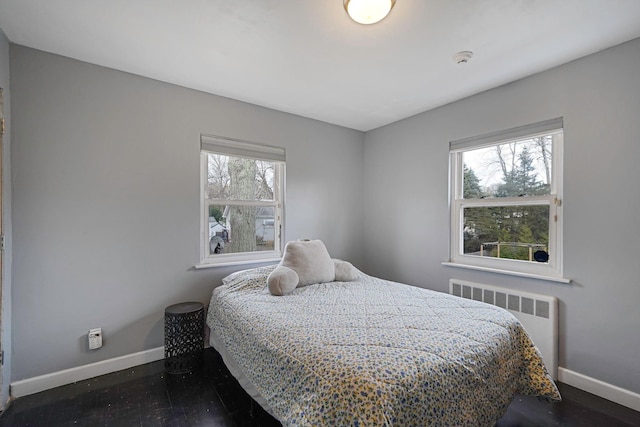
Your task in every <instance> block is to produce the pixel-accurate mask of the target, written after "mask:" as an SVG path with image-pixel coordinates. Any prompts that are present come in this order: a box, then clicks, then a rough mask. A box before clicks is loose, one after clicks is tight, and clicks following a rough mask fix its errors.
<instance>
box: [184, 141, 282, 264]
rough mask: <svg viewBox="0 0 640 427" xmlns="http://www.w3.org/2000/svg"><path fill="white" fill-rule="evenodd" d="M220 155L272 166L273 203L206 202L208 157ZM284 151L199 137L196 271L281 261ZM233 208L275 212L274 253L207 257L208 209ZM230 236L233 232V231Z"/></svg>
mask: <svg viewBox="0 0 640 427" xmlns="http://www.w3.org/2000/svg"><path fill="white" fill-rule="evenodd" d="M209 153H212V154H222V155H227V156H234V157H244V158H251V159H255V160H263V161H269V162H273V163H275V166H276V168H275V169H276V170H275V171H274V173H275V176H274V180H275V181H276V182H275V185H274V195H273V196H274V200H228V199H208V198H207V194H206V188H207V174H208V161H207V158H208V154H209ZM285 165H286V152H285V149H284V148H281V147H274V146H269V145H264V144H258V143H255V142H249V141H242V140H238V139H232V138H226V137H222V136H215V135H201V136H200V263H199V264H197V265H196V266H195V267H196V268H207V267H218V266H228V265H241V264H251V263H259V262H271V261H279V260H280V258H281V257H282V242H283V241H284V199H285ZM220 204H224V205H229V206H232V205H236V206H255V207H272V208H274V231H275V241H274V249H273V250H268V251H255V252H242V253H235V254H215V255H214V254H211V255H210V254H209V253H210V250H209V206H210V205H220ZM232 233H233V230H232Z"/></svg>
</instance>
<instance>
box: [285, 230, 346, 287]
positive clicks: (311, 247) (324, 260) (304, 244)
mask: <svg viewBox="0 0 640 427" xmlns="http://www.w3.org/2000/svg"><path fill="white" fill-rule="evenodd" d="M280 266H283V267H289V268H290V269H292V270H294V271H295V272H296V273H297V274H298V278H299V283H298V286H305V285H312V284H314V283H326V282H333V281H334V280H335V278H336V268H335V266H334V263H333V260H332V259H331V257H330V256H329V252H327V248H326V246H325V245H324V243H322V241H321V240H303V241H295V242H294V241H292V242H288V243H287V245H286V246H285V247H284V255H283V256H282V261H280Z"/></svg>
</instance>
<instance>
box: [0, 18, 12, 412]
mask: <svg viewBox="0 0 640 427" xmlns="http://www.w3.org/2000/svg"><path fill="white" fill-rule="evenodd" d="M9 68H10V66H9V40H8V39H7V37H6V36H5V34H4V33H3V32H2V30H0V87H1V88H2V89H3V93H4V119H5V134H4V137H3V147H2V178H3V183H2V197H3V199H2V203H3V205H2V210H3V212H2V213H3V215H2V221H3V224H2V226H3V227H2V228H3V231H4V234H5V251H4V254H3V255H4V265H3V266H2V267H3V268H2V274H3V277H2V317H1V319H0V327H1V328H2V342H1V343H0V346H1V347H2V350H4V352H5V359H4V365H2V387H1V389H0V409H2V408H3V407H4V404H5V402H7V400H8V399H9V384H10V383H11V246H12V245H11V88H10V87H9V85H10V80H9Z"/></svg>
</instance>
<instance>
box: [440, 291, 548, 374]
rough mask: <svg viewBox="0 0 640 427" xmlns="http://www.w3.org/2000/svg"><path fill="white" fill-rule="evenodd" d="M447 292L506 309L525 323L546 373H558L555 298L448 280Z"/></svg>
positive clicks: (523, 324)
mask: <svg viewBox="0 0 640 427" xmlns="http://www.w3.org/2000/svg"><path fill="white" fill-rule="evenodd" d="M449 293H450V294H452V295H456V296H459V297H462V298H467V299H472V300H476V301H483V302H486V303H488V304H492V305H496V306H498V307H502V308H504V309H507V310H509V311H510V312H511V313H512V314H513V315H514V316H515V317H516V318H518V320H519V321H520V323H522V326H524V329H525V330H526V331H527V333H528V334H529V336H530V337H531V339H532V340H533V343H534V344H535V345H536V347H538V349H539V350H540V353H541V354H542V359H543V360H544V364H545V366H546V367H547V370H548V371H549V374H550V375H551V376H552V377H553V379H554V380H555V379H556V378H557V373H558V299H557V298H556V297H552V296H548V295H541V294H534V293H529V292H522V291H516V290H513V289H508V288H501V287H499V286H491V285H484V284H480V283H472V282H467V281H463V280H457V279H451V280H449Z"/></svg>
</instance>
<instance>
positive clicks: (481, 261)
mask: <svg viewBox="0 0 640 427" xmlns="http://www.w3.org/2000/svg"><path fill="white" fill-rule="evenodd" d="M562 126H563V123H562V119H561V118H560V119H553V120H548V121H545V122H540V123H536V124H532V125H527V126H522V127H518V128H514V129H509V130H506V131H501V132H496V133H493V134H488V135H483V136H478V137H472V138H467V139H464V140H459V141H453V142H451V143H450V157H451V191H450V193H451V263H453V264H454V265H455V264H458V265H461V266H469V267H476V268H481V269H491V270H495V271H498V270H501V271H503V272H510V273H514V274H523V275H532V276H534V277H535V276H543V277H548V278H561V277H562V233H561V226H562V209H561V200H562V197H561V195H562V137H563V131H562Z"/></svg>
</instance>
